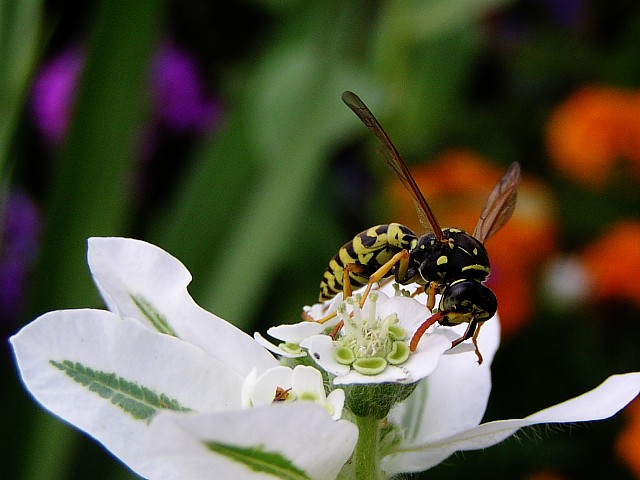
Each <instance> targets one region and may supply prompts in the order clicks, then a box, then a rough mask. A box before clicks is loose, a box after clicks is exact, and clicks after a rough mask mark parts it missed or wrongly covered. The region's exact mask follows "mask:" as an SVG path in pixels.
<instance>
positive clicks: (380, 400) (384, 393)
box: [342, 382, 418, 419]
mask: <svg viewBox="0 0 640 480" xmlns="http://www.w3.org/2000/svg"><path fill="white" fill-rule="evenodd" d="M417 384H418V383H417V382H416V383H410V384H407V385H401V384H399V383H393V382H386V383H363V384H356V385H344V386H343V387H342V388H343V389H344V391H345V394H346V405H347V408H348V409H349V410H350V411H351V412H352V413H353V414H354V415H357V416H358V417H373V418H378V419H382V418H384V417H386V416H387V414H388V413H389V410H390V409H391V407H393V406H394V405H395V404H396V403H400V402H402V401H403V400H405V399H406V398H407V397H408V396H409V395H411V393H412V392H413V391H414V390H415V388H416V385H417Z"/></svg>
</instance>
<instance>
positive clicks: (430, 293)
mask: <svg viewBox="0 0 640 480" xmlns="http://www.w3.org/2000/svg"><path fill="white" fill-rule="evenodd" d="M439 291H440V284H439V283H438V282H429V287H428V288H426V289H425V292H426V294H427V308H428V309H429V311H433V307H435V305H436V293H438V292H439Z"/></svg>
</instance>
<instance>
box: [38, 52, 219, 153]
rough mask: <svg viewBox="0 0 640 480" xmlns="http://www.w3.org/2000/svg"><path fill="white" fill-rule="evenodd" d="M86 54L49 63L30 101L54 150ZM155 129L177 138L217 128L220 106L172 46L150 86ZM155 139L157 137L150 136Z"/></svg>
mask: <svg viewBox="0 0 640 480" xmlns="http://www.w3.org/2000/svg"><path fill="white" fill-rule="evenodd" d="M83 67H84V53H83V51H82V50H81V49H80V48H77V47H74V48H70V49H67V50H65V51H64V52H63V53H61V54H60V55H58V56H56V57H54V58H53V59H52V60H50V61H49V62H48V63H46V64H45V65H44V66H43V67H42V68H41V69H40V71H39V72H38V74H37V75H36V78H35V80H34V83H33V89H32V95H31V110H32V112H33V116H34V122H35V124H36V126H37V128H38V129H39V130H40V132H41V133H42V135H43V136H44V138H45V139H46V141H47V142H48V143H49V144H51V145H52V146H58V145H60V144H61V143H62V141H63V140H64V138H65V135H66V133H67V129H68V125H69V121H70V119H71V118H70V117H71V111H72V108H73V102H74V100H75V94H76V87H77V84H78V80H79V78H80V74H81V73H82V68H83ZM149 87H150V90H151V100H152V109H153V113H154V116H155V117H156V123H157V124H160V125H162V126H164V127H166V128H167V130H169V131H170V132H173V133H176V134H203V133H206V132H208V131H209V130H211V129H212V128H214V127H215V126H216V125H217V124H218V120H219V117H220V106H219V103H218V102H217V101H216V100H212V99H211V98H209V96H208V95H207V93H206V91H205V87H204V84H203V81H202V78H201V75H200V72H199V71H198V68H197V66H196V64H195V61H194V60H193V58H192V57H191V56H190V55H189V53H188V52H186V51H185V50H183V49H180V48H178V47H176V46H175V45H173V44H171V43H167V44H165V45H163V46H162V47H161V48H160V49H159V50H158V51H157V52H156V55H155V57H154V60H153V65H152V67H151V78H150V81H149ZM151 137H152V138H153V135H151Z"/></svg>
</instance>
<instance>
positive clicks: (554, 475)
mask: <svg viewBox="0 0 640 480" xmlns="http://www.w3.org/2000/svg"><path fill="white" fill-rule="evenodd" d="M524 478H525V480H564V479H565V478H566V477H565V476H563V475H560V474H559V473H558V472H554V471H553V470H540V471H538V472H535V473H530V474H529V475H527V476H526V477H524Z"/></svg>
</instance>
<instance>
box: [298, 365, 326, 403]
mask: <svg viewBox="0 0 640 480" xmlns="http://www.w3.org/2000/svg"><path fill="white" fill-rule="evenodd" d="M292 385H293V390H294V391H295V392H296V393H298V394H300V393H302V392H307V393H311V394H313V395H314V396H315V397H316V398H318V400H319V401H324V399H325V398H326V394H325V392H324V383H323V380H322V373H320V370H318V369H316V368H313V367H309V366H306V365H298V366H296V368H294V369H293V383H292Z"/></svg>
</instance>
